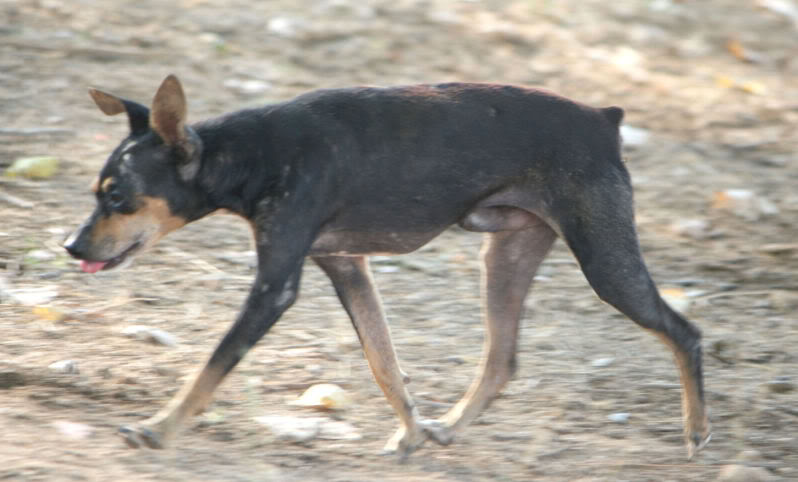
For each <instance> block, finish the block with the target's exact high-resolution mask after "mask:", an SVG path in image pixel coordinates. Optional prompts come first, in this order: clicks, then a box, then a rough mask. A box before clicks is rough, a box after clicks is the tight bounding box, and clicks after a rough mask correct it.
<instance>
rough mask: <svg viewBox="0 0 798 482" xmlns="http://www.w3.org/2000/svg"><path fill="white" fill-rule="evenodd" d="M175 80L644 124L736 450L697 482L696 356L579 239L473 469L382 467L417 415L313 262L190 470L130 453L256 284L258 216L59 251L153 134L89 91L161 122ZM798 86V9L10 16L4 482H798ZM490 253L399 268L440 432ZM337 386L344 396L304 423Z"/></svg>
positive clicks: (81, 1) (725, 1) (76, 6)
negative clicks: (95, 260) (95, 183)
mask: <svg viewBox="0 0 798 482" xmlns="http://www.w3.org/2000/svg"><path fill="white" fill-rule="evenodd" d="M169 73H174V74H176V75H177V76H178V77H179V78H180V79H181V81H182V82H183V85H184V88H185V90H186V94H187V97H188V101H189V116H190V118H191V119H193V120H199V119H202V118H206V117H209V116H214V115H219V114H221V113H224V112H228V111H231V110H234V109H238V108H242V107H251V106H257V105H261V104H264V103H269V102H275V101H281V100H285V99H289V98H291V97H293V96H295V95H297V94H299V93H302V92H305V91H308V90H312V89H316V88H322V87H342V86H351V85H361V84H369V85H393V84H407V83H422V82H441V81H479V82H499V83H513V84H525V85H536V86H543V87H545V88H547V89H550V90H554V91H556V92H558V93H560V94H563V95H565V96H568V97H571V98H573V99H575V100H578V101H581V102H585V103H588V104H591V105H594V106H607V105H619V106H622V107H623V108H624V109H625V110H626V118H625V125H624V126H623V129H622V132H623V136H624V140H625V147H624V149H625V152H624V155H625V158H626V161H627V166H628V168H629V170H630V171H631V173H632V177H633V182H634V185H635V189H636V200H637V216H638V226H639V232H640V237H641V242H642V245H643V250H644V256H645V258H646V260H647V262H648V264H649V267H650V269H651V271H652V274H653V275H654V277H655V279H656V280H657V282H658V284H659V285H660V287H661V289H662V291H663V294H664V295H665V296H666V297H667V298H668V300H669V301H670V302H671V303H672V304H673V306H674V307H676V308H677V309H679V310H680V311H682V312H683V313H685V314H686V316H688V317H689V318H691V319H692V320H693V321H695V322H696V323H697V324H698V325H699V326H700V327H701V328H702V329H703V331H704V341H705V348H704V350H705V356H706V361H705V377H706V384H707V391H708V394H707V398H708V402H709V404H710V407H711V416H712V419H713V422H714V437H713V440H712V442H711V443H710V444H709V446H708V447H707V448H706V449H705V451H704V452H703V453H702V454H701V455H700V456H699V458H698V459H697V460H696V461H694V462H692V463H687V462H686V461H685V451H684V448H683V442H682V435H681V430H682V428H681V427H682V425H681V420H680V417H681V416H680V392H679V385H678V376H677V372H676V369H675V368H674V364H673V362H672V360H671V357H670V354H669V352H668V351H667V349H666V348H665V347H664V346H662V345H661V343H659V341H657V339H655V338H654V337H652V336H650V335H649V334H647V333H644V332H642V330H640V329H638V328H637V327H636V326H634V325H633V323H632V322H630V321H629V320H627V319H626V318H624V317H623V316H622V315H620V314H618V313H616V312H615V311H614V310H612V309H611V308H610V307H608V306H605V305H603V304H602V303H601V302H600V301H599V300H598V299H597V298H596V296H595V295H594V294H593V293H592V292H591V291H590V289H589V287H588V285H587V283H586V282H585V280H584V278H583V276H582V275H581V273H580V271H579V270H578V267H577V265H576V264H575V262H574V261H573V258H572V257H571V255H570V253H569V252H568V251H567V250H566V249H565V248H564V246H563V245H562V244H561V243H560V244H558V246H557V248H556V249H555V250H554V252H553V253H552V254H551V255H550V257H549V258H548V259H547V261H546V262H545V263H544V264H543V266H542V268H541V270H540V272H539V275H538V277H537V282H536V286H535V287H534V288H533V292H532V294H531V295H530V297H529V298H528V301H527V304H528V310H527V314H526V316H525V319H524V322H523V328H522V332H523V333H522V338H521V342H520V346H519V370H518V374H517V376H516V378H515V380H514V381H512V382H511V383H510V384H509V385H508V387H507V388H506V389H505V392H504V394H503V395H502V396H501V397H500V398H499V399H498V400H496V401H495V402H494V404H493V405H492V406H491V408H490V409H489V410H488V411H487V412H486V413H485V414H484V415H482V416H481V417H480V419H479V420H478V421H477V422H476V423H475V424H474V425H473V426H471V427H469V428H468V429H466V431H465V432H464V433H463V435H462V436H461V437H460V439H459V440H458V441H457V443H456V444H454V445H452V446H450V447H437V446H433V445H432V444H431V443H430V444H428V445H427V446H425V447H424V448H423V449H422V450H420V451H419V452H417V453H416V454H415V455H414V456H412V457H411V459H410V460H409V461H408V462H407V463H406V464H404V465H399V464H398V463H397V461H395V460H394V459H392V458H390V457H383V456H380V455H379V451H380V449H381V448H382V445H383V444H384V442H385V440H386V439H387V438H388V437H389V436H390V435H391V434H392V433H393V430H394V429H395V426H396V423H397V422H396V419H395V417H394V415H393V413H392V411H391V409H390V407H389V406H388V404H387V402H385V400H384V399H383V397H382V394H381V392H380V391H379V389H378V387H377V386H376V384H375V383H374V382H373V381H372V377H371V374H370V372H369V370H368V366H367V365H366V362H365V361H364V359H363V356H362V354H361V352H360V349H359V346H358V342H357V338H356V336H355V335H354V333H353V330H352V329H351V327H350V326H349V321H348V319H347V318H346V315H345V313H344V311H343V310H342V309H341V308H340V306H339V304H338V302H337V299H336V298H335V296H334V293H333V292H332V290H331V288H330V286H329V282H328V281H327V280H326V279H325V278H324V276H323V275H322V274H321V272H320V271H319V270H318V269H317V268H316V267H315V266H311V265H310V264H309V265H308V266H307V267H306V270H305V275H304V280H303V287H302V294H301V297H300V301H299V302H298V303H297V304H296V305H295V306H294V307H293V308H292V309H291V310H289V312H288V313H287V314H286V315H285V316H284V317H283V319H282V320H281V321H280V322H279V323H278V324H277V325H276V326H275V328H274V329H273V330H272V332H271V333H270V334H269V335H267V337H266V338H265V339H264V340H263V341H262V342H261V343H260V344H259V345H258V347H257V348H256V349H255V350H253V351H252V352H251V353H250V354H249V355H248V357H247V358H246V359H245V360H244V362H242V363H241V365H240V366H239V368H238V369H237V370H236V371H235V372H234V373H233V374H232V375H231V376H230V377H228V380H227V381H226V382H225V384H224V385H223V386H222V387H221V389H220V390H219V391H218V392H217V396H216V402H215V403H214V404H213V405H212V406H211V408H210V410H209V411H208V412H207V413H205V414H203V415H201V416H199V417H197V418H196V420H195V421H193V422H192V423H191V424H189V426H187V427H186V429H185V431H184V432H183V434H182V435H180V436H179V437H178V438H177V439H176V440H175V442H174V443H173V448H172V449H169V450H166V451H160V452H153V451H139V452H135V451H131V450H129V449H127V448H126V447H125V446H124V444H123V443H122V442H121V441H120V440H118V439H117V438H116V436H115V430H116V427H117V426H119V425H120V424H123V423H129V422H133V421H136V420H140V419H143V418H146V417H148V416H150V415H151V414H152V413H154V412H155V411H156V410H157V409H158V408H160V406H161V405H162V404H163V403H165V402H166V400H167V399H168V398H169V397H170V396H171V395H172V394H173V393H174V392H175V391H176V390H177V388H178V387H179V386H180V384H181V383H182V382H183V380H184V377H186V376H187V375H190V374H191V373H192V372H193V370H194V369H195V368H196V367H199V366H200V364H202V363H204V361H205V359H206V358H207V356H208V355H209V353H210V352H211V350H212V349H213V347H214V346H215V344H216V343H217V340H218V339H220V337H221V336H222V334H223V333H224V332H225V331H226V330H227V327H228V326H229V324H230V322H231V321H232V319H233V317H234V316H235V313H236V310H237V309H238V308H239V306H240V305H241V303H242V300H243V297H244V296H245V294H246V292H247V289H248V286H249V283H250V282H251V279H252V275H253V262H254V254H253V252H252V251H251V244H250V240H249V232H248V228H247V226H246V225H245V223H243V222H241V221H240V220H238V219H235V218H232V217H224V216H215V217H213V218H211V219H207V220H203V221H201V222H199V223H196V224H194V225H191V226H189V227H187V228H185V229H183V230H182V231H180V232H178V233H175V234H174V235H171V236H170V237H169V238H168V239H165V240H163V241H162V242H161V243H160V244H159V245H158V246H157V247H156V248H155V249H153V250H152V251H150V252H149V253H147V254H145V255H142V256H140V257H139V258H138V259H137V260H136V261H135V263H134V265H133V266H132V267H130V268H128V269H127V270H125V271H121V272H109V273H103V274H101V275H98V276H89V275H85V274H82V273H80V272H79V269H78V267H77V264H76V262H74V261H72V260H70V259H68V257H67V256H66V255H65V253H64V252H62V250H61V249H60V247H59V244H60V242H61V241H62V240H63V239H64V237H65V236H66V235H67V234H68V233H69V232H70V230H72V229H73V228H74V227H75V226H76V225H77V224H78V223H79V222H80V221H82V219H83V218H84V217H85V215H86V214H87V213H88V212H89V210H90V209H92V207H93V202H94V201H93V197H92V195H91V193H90V192H89V189H88V186H89V184H90V182H91V181H92V179H93V178H94V176H95V175H96V173H97V171H98V170H99V169H100V167H101V166H102V164H103V162H104V160H105V158H106V157H107V156H108V154H109V153H110V151H111V150H112V149H113V148H114V147H115V146H116V145H117V143H118V142H119V140H121V139H122V138H123V137H124V136H125V135H126V131H127V122H126V121H125V119H123V118H119V117H106V116H104V115H103V114H102V113H100V112H99V110H98V109H97V108H96V106H95V105H94V104H93V103H92V102H91V100H90V98H89V97H88V95H87V93H86V89H87V88H88V87H89V86H95V87H98V88H101V89H103V90H106V91H109V92H113V93H116V94H119V95H122V96H124V97H126V98H129V99H133V100H137V101H139V102H142V103H144V104H149V101H150V100H151V98H152V96H153V94H154V92H155V89H156V88H157V86H158V85H159V84H160V82H161V80H162V79H163V78H164V77H165V76H166V75H167V74H169ZM796 77H798V2H795V1H794V0H756V1H755V0H704V1H687V0H684V1H677V0H651V1H643V0H639V1H634V0H627V1H616V2H606V1H598V0H595V1H594V0H585V1H577V0H560V1H553V0H549V1H544V0H525V1H524V0H518V1H499V0H482V1H479V0H473V1H444V0H392V1H385V0H374V1H354V0H321V1H309V0H291V1H287V0H274V1H268V2H248V1H243V0H219V1H210V0H207V1H206V0H177V1H174V2H158V1H152V0H144V1H139V2H121V1H102V2H98V1H91V0H70V1H65V0H37V1H35V0H11V1H9V0H0V170H2V172H3V173H4V175H3V176H0V333H2V335H1V336H0V432H1V433H2V434H3V436H2V437H0V460H2V462H3V463H2V465H0V478H2V479H9V480H48V481H49V480H107V479H111V478H116V479H119V480H375V479H376V478H380V479H383V480H457V481H463V480H530V479H536V480H699V479H700V480H708V479H712V480H714V479H715V478H718V477H719V478H721V479H722V480H769V479H768V478H775V479H777V480H778V479H784V480H787V479H795V478H798V435H796V434H798V408H796V407H798V389H796V384H798V373H796V369H797V368H798V352H797V351H796V347H798V319H797V318H796V312H797V311H798V310H797V309H798V279H796V272H798V228H797V227H796V219H798V189H797V188H798V157H796V152H798V136H797V135H796V126H797V125H798V82H796ZM480 242H481V239H480V236H478V235H474V234H468V233H465V232H463V231H461V230H458V229H452V230H450V231H447V232H446V233H444V235H443V236H441V237H440V238H439V239H437V240H436V241H434V242H433V243H431V244H430V245H428V246H426V247H425V248H423V249H422V250H420V251H419V252H417V253H414V254H412V255H408V256H403V257H390V258H388V257H377V258H375V259H373V260H372V266H373V268H374V271H375V276H376V278H377V281H378V283H379V285H380V287H381V290H382V293H383V296H384V298H385V303H386V309H387V311H388V315H389V317H390V320H391V325H392V330H393V334H394V339H395V343H396V346H397V351H398V353H399V356H400V358H401V359H402V360H403V368H404V369H405V371H407V372H408V374H409V375H410V377H411V379H412V382H411V384H410V385H409V388H410V390H411V392H412V393H413V395H414V396H415V398H416V400H417V403H418V406H419V409H420V411H421V413H422V415H423V416H425V417H432V416H438V415H440V414H442V413H443V412H445V411H446V409H447V408H448V407H449V406H451V404H452V403H454V402H455V401H456V400H457V399H459V397H460V396H462V394H463V392H464V391H465V389H466V388H467V386H468V383H469V381H470V379H471V377H472V376H473V373H474V371H475V369H476V365H477V363H478V361H479V357H480V352H481V346H482V333H483V332H482V326H481V321H480V311H479V294H478V291H479V288H478V279H479V264H478V262H477V252H478V249H479V245H480ZM319 383H333V384H336V385H337V386H338V387H340V390H341V391H342V392H343V393H344V394H345V397H344V401H342V402H341V403H340V404H338V405H336V406H335V407H333V409H332V410H329V409H328V410H326V411H317V410H315V409H313V408H309V407H302V406H296V405H292V404H291V403H290V402H291V401H294V400H296V399H297V397H298V396H299V395H301V394H302V393H303V391H304V390H305V389H307V388H309V387H311V386H313V385H315V384H319ZM264 417H267V418H264ZM307 426H310V427H311V429H310V430H309V431H308V430H305V431H304V432H303V431H302V428H303V427H305V428H307ZM735 477H736V478H735Z"/></svg>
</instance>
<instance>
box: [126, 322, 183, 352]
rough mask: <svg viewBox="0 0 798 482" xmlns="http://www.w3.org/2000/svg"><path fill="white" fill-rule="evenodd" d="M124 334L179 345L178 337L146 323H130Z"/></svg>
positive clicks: (152, 341) (158, 342) (167, 344)
mask: <svg viewBox="0 0 798 482" xmlns="http://www.w3.org/2000/svg"><path fill="white" fill-rule="evenodd" d="M122 334H123V335H125V336H128V337H131V338H135V339H137V340H142V341H148V342H150V343H155V344H159V345H164V346H170V347H174V346H177V344H178V340H177V338H176V337H175V336H174V335H172V334H171V333H168V332H166V331H164V330H161V329H159V328H152V327H150V326H145V325H130V326H128V327H125V328H123V329H122Z"/></svg>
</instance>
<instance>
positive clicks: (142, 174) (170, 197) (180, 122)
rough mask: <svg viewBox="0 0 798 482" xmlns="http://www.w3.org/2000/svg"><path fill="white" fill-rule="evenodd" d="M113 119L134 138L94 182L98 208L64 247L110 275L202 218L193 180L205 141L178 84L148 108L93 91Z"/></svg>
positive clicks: (166, 86)
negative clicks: (124, 121)
mask: <svg viewBox="0 0 798 482" xmlns="http://www.w3.org/2000/svg"><path fill="white" fill-rule="evenodd" d="M89 94H91V97H92V98H93V99H94V102H95V103H96V104H97V106H98V107H99V108H100V110H101V111H103V112H104V113H105V114H107V115H116V114H120V113H122V112H125V113H127V116H128V120H129V121H130V134H129V135H128V137H127V138H125V139H124V140H123V141H122V142H121V144H119V146H118V147H117V148H116V149H115V150H114V151H113V153H112V154H111V156H110V157H109V158H108V160H107V161H106V163H105V166H104V167H103V168H102V170H101V171H100V175H99V176H98V177H97V178H96V179H95V181H94V182H93V183H92V186H91V190H92V191H93V192H94V195H95V196H96V199H97V205H96V207H95V209H94V212H93V213H92V214H91V215H90V216H89V218H88V219H87V220H86V221H85V222H84V223H83V224H82V225H81V226H80V227H79V228H78V229H77V230H76V231H75V232H74V233H72V234H71V235H70V236H69V238H67V240H66V241H65V242H64V248H65V249H66V250H67V251H68V252H69V253H70V254H71V255H72V256H74V257H75V258H77V259H80V260H81V269H82V270H83V271H86V272H89V273H94V272H97V271H99V270H101V269H111V268H114V267H116V266H119V265H121V264H123V263H124V262H125V261H127V260H130V259H132V257H133V255H135V254H136V253H138V252H141V251H143V250H144V249H145V248H148V247H150V246H152V245H153V244H155V243H156V242H157V241H158V240H159V239H160V238H161V237H163V236H164V235H166V234H167V233H169V232H170V231H174V230H175V229H177V228H180V227H181V226H183V225H185V224H186V223H187V222H189V221H192V220H193V219H196V218H197V217H199V216H197V215H196V213H197V212H198V210H199V207H198V206H200V205H201V204H202V195H201V193H200V192H199V191H198V190H197V189H196V186H195V183H194V181H195V178H196V176H197V173H198V171H199V168H200V165H201V159H202V142H201V140H200V138H199V136H198V135H197V134H196V133H195V132H194V131H193V130H192V129H191V128H190V127H188V126H187V125H186V99H185V96H184V94H183V89H182V87H181V86H180V82H179V81H178V80H177V78H176V77H174V76H172V75H170V76H169V77H167V78H166V79H165V80H164V81H163V83H162V84H161V86H160V88H159V89H158V92H157V93H156V94H155V98H154V99H153V102H152V108H151V109H148V108H147V107H144V106H143V105H141V104H138V103H136V102H132V101H129V100H125V99H121V98H119V97H116V96H114V95H111V94H108V93H105V92H102V91H99V90H96V89H89Z"/></svg>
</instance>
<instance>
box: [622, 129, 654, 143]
mask: <svg viewBox="0 0 798 482" xmlns="http://www.w3.org/2000/svg"><path fill="white" fill-rule="evenodd" d="M621 137H622V138H623V145H624V146H629V147H637V146H642V145H644V144H646V143H647V142H648V140H649V139H650V138H651V132H649V131H648V130H646V129H641V128H639V127H632V126H628V125H622V126H621Z"/></svg>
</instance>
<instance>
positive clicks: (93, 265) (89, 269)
mask: <svg viewBox="0 0 798 482" xmlns="http://www.w3.org/2000/svg"><path fill="white" fill-rule="evenodd" d="M106 264H108V263H106V262H104V261H86V260H83V261H81V262H80V269H82V270H83V271H84V272H86V273H96V272H98V271H100V270H101V269H103V266H105V265H106Z"/></svg>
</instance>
